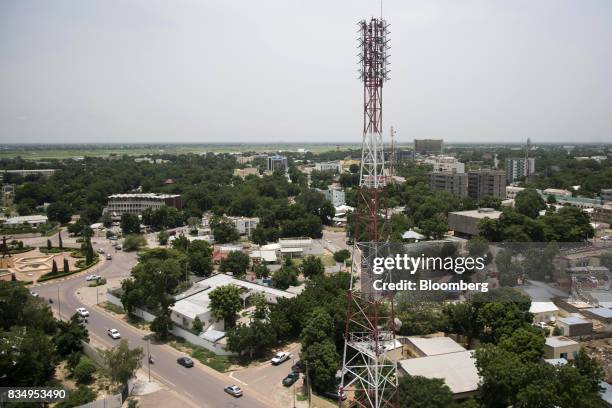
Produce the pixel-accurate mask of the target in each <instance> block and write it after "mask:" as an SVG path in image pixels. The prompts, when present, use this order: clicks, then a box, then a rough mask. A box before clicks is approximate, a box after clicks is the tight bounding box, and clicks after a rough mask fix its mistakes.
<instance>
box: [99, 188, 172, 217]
mask: <svg viewBox="0 0 612 408" xmlns="http://www.w3.org/2000/svg"><path fill="white" fill-rule="evenodd" d="M164 205H166V206H168V207H174V208H176V209H177V210H180V209H181V208H182V202H181V196H180V195H178V194H155V193H136V194H113V195H110V196H108V204H107V206H106V208H104V213H105V214H110V215H111V217H112V218H113V219H118V218H121V216H122V215H123V214H135V215H140V214H142V212H143V211H144V210H146V209H148V208H150V209H152V210H157V209H159V208H161V207H162V206H164Z"/></svg>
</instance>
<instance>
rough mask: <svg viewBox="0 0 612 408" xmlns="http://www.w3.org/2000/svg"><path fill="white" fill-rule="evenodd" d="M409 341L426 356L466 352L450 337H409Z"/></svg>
mask: <svg viewBox="0 0 612 408" xmlns="http://www.w3.org/2000/svg"><path fill="white" fill-rule="evenodd" d="M408 341H409V342H410V343H412V344H413V345H414V346H415V347H416V348H418V349H419V350H420V351H421V352H422V353H423V354H425V355H426V356H435V355H438V354H448V353H456V352H460V351H465V348H463V347H462V346H461V345H460V344H459V343H457V342H456V341H455V340H453V339H451V338H450V337H408Z"/></svg>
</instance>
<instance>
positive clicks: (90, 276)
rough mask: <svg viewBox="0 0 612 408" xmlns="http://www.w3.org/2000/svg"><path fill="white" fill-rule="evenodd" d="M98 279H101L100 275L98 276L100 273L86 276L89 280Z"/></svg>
mask: <svg viewBox="0 0 612 408" xmlns="http://www.w3.org/2000/svg"><path fill="white" fill-rule="evenodd" d="M98 279H100V276H98V275H87V276H86V277H85V280H88V281H94V280H98Z"/></svg>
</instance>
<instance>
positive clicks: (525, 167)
mask: <svg viewBox="0 0 612 408" xmlns="http://www.w3.org/2000/svg"><path fill="white" fill-rule="evenodd" d="M533 173H535V159H534V158H533V157H529V158H524V157H515V158H508V159H506V182H508V183H512V182H514V181H516V180H518V179H521V178H525V177H529V176H531V175H532V174H533Z"/></svg>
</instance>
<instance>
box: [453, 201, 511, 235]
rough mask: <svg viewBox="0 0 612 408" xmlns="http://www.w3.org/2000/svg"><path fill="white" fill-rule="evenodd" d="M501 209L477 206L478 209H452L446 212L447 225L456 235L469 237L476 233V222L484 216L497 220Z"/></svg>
mask: <svg viewBox="0 0 612 408" xmlns="http://www.w3.org/2000/svg"><path fill="white" fill-rule="evenodd" d="M500 215H501V211H496V210H493V209H492V208H479V209H478V210H468V211H454V212H451V213H448V227H449V228H450V229H451V230H453V231H454V232H455V234H456V235H460V236H466V237H471V236H474V235H478V232H479V230H478V223H479V222H480V221H481V220H484V219H485V218H489V219H492V220H497V219H498V218H499V216H500Z"/></svg>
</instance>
